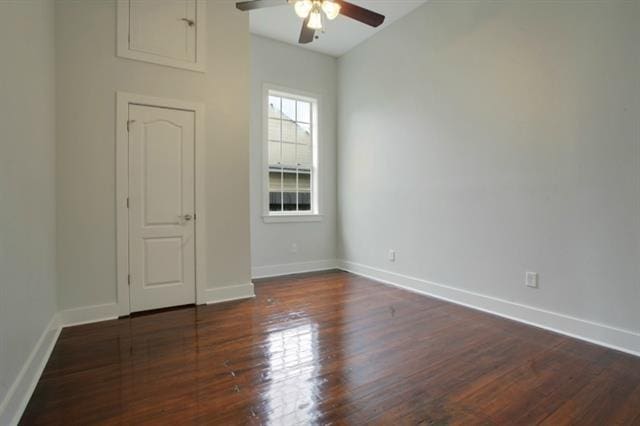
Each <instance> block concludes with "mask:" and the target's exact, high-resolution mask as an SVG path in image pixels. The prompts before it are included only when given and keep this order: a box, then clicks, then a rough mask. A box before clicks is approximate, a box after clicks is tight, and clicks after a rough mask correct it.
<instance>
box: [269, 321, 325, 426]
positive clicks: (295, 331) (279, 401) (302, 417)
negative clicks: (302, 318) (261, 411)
mask: <svg viewBox="0 0 640 426" xmlns="http://www.w3.org/2000/svg"><path fill="white" fill-rule="evenodd" d="M317 345H318V326H317V324H315V323H307V324H303V325H299V326H296V327H292V328H287V329H285V330H281V331H274V332H272V333H271V334H270V335H269V336H268V338H267V347H266V351H267V353H266V354H265V355H266V357H267V359H268V362H269V370H268V374H269V376H270V377H269V379H270V381H271V383H270V386H269V389H268V392H267V393H266V395H265V403H266V404H265V406H266V407H268V410H267V413H266V414H267V420H268V423H269V424H301V423H304V422H305V421H308V420H309V419H310V418H311V414H312V413H313V412H314V410H315V404H316V398H315V395H316V393H317V392H318V389H317V387H316V383H315V380H314V377H316V376H317V373H318V369H319V368H320V365H319V362H318V347H317Z"/></svg>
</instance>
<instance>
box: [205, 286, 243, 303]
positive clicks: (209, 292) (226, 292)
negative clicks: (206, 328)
mask: <svg viewBox="0 0 640 426" xmlns="http://www.w3.org/2000/svg"><path fill="white" fill-rule="evenodd" d="M251 297H255V293H254V291H253V283H249V284H239V285H232V286H227V287H214V288H208V289H206V290H205V303H206V304H207V305H211V304H214V303H221V302H230V301H232V300H239V299H249V298H251Z"/></svg>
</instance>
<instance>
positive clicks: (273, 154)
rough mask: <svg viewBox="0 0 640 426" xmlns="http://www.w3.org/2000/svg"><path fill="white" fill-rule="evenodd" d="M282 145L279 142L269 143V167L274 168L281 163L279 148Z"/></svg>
mask: <svg viewBox="0 0 640 426" xmlns="http://www.w3.org/2000/svg"><path fill="white" fill-rule="evenodd" d="M281 145H282V144H281V143H280V142H273V141H269V165H270V166H276V165H279V164H280V162H281V161H282V157H281V155H280V146H281Z"/></svg>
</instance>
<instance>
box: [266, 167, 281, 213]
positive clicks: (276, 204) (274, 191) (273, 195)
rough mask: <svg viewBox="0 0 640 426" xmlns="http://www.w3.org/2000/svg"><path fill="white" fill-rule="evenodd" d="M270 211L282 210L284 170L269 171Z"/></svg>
mask: <svg viewBox="0 0 640 426" xmlns="http://www.w3.org/2000/svg"><path fill="white" fill-rule="evenodd" d="M269 211H272V212H279V211H282V172H279V171H270V172H269Z"/></svg>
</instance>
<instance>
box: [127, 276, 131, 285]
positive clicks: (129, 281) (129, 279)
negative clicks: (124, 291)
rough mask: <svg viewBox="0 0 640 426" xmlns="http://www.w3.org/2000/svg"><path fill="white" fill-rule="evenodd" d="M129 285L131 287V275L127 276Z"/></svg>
mask: <svg viewBox="0 0 640 426" xmlns="http://www.w3.org/2000/svg"><path fill="white" fill-rule="evenodd" d="M127 285H128V286H130V285H131V275H127Z"/></svg>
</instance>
